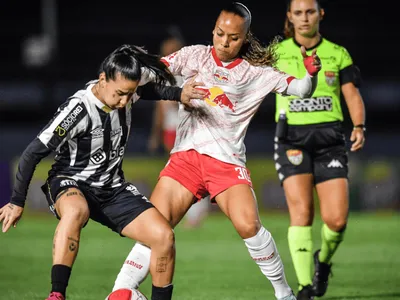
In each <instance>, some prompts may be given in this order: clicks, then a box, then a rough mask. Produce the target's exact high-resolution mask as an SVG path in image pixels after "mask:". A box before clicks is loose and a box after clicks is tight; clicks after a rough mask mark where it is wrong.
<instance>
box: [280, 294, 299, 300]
mask: <svg viewBox="0 0 400 300" xmlns="http://www.w3.org/2000/svg"><path fill="white" fill-rule="evenodd" d="M278 300H297V299H296V297H295V296H294V294H293V292H292V294H291V295H289V296H286V297H284V298H279V299H278Z"/></svg>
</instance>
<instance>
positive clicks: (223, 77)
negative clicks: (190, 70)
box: [214, 72, 228, 82]
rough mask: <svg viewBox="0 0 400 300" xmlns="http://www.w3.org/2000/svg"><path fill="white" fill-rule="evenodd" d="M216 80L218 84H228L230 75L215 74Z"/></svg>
mask: <svg viewBox="0 0 400 300" xmlns="http://www.w3.org/2000/svg"><path fill="white" fill-rule="evenodd" d="M214 79H215V80H217V81H218V82H228V75H227V74H223V73H219V72H215V73H214Z"/></svg>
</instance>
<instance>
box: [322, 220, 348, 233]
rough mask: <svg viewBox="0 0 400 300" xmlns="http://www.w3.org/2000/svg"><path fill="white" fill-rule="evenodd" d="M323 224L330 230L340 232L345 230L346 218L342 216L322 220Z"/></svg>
mask: <svg viewBox="0 0 400 300" xmlns="http://www.w3.org/2000/svg"><path fill="white" fill-rule="evenodd" d="M324 223H325V224H326V226H328V228H329V229H330V230H332V231H335V232H340V231H343V230H345V229H346V225H347V218H345V217H343V216H333V217H330V218H328V219H327V220H324Z"/></svg>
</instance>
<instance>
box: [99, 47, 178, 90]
mask: <svg viewBox="0 0 400 300" xmlns="http://www.w3.org/2000/svg"><path fill="white" fill-rule="evenodd" d="M142 68H147V69H149V70H150V71H151V72H153V73H154V75H155V81H156V82H158V83H166V82H169V83H170V84H171V85H175V83H176V80H175V77H174V76H173V75H172V73H171V72H170V71H169V70H168V67H167V66H166V65H165V64H164V63H163V62H161V61H160V58H159V57H158V56H157V55H154V54H150V53H148V52H147V51H146V50H145V49H144V48H142V47H139V46H135V45H126V44H125V45H122V46H120V47H118V48H117V49H115V50H114V51H113V52H112V53H111V54H110V55H108V56H107V57H106V58H105V59H104V61H103V62H102V64H101V66H100V70H99V71H100V73H102V72H104V73H105V74H106V80H109V79H112V80H115V77H116V75H117V73H121V75H122V76H123V77H125V78H126V79H129V80H133V81H140V79H141V77H142Z"/></svg>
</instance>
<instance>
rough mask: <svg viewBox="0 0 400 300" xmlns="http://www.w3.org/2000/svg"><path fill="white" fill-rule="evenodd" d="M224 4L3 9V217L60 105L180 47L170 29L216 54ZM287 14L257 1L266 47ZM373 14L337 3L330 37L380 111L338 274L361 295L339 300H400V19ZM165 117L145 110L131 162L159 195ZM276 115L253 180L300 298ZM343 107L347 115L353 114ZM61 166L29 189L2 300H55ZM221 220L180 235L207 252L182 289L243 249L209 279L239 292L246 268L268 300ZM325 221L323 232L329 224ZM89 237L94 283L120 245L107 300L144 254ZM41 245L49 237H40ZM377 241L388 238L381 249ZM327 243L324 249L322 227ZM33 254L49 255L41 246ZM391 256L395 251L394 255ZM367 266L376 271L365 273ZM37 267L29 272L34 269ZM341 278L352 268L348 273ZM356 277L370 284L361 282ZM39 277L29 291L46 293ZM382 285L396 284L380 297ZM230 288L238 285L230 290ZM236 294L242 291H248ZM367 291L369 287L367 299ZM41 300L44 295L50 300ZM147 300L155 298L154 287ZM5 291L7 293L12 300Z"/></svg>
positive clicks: (184, 258)
mask: <svg viewBox="0 0 400 300" xmlns="http://www.w3.org/2000/svg"><path fill="white" fill-rule="evenodd" d="M220 2H221V3H222V1H201V2H195V3H189V2H184V1H168V2H161V3H159V4H155V3H154V2H152V1H143V2H137V1H112V2H97V1H92V0H90V1H56V0H43V1H39V0H32V1H27V2H25V3H23V4H21V2H16V1H7V2H4V1H3V2H2V3H1V5H0V41H1V46H0V66H1V72H0V205H3V204H5V203H7V202H8V201H9V196H10V190H11V184H12V180H13V175H14V170H15V167H16V162H17V160H18V156H19V155H20V153H21V152H22V151H23V150H24V148H25V147H26V145H27V144H28V143H29V142H30V140H32V139H33V138H34V137H35V135H36V134H37V133H38V132H39V130H40V129H41V128H42V126H43V125H44V124H46V122H47V121H48V120H49V119H50V118H51V116H52V114H53V113H54V111H55V109H56V108H57V107H58V105H59V104H60V103H61V102H63V101H64V100H65V99H66V98H67V97H68V96H70V95H71V94H73V93H74V92H75V91H76V90H77V89H79V88H81V87H82V86H83V84H84V83H85V82H87V81H89V80H91V79H94V78H95V77H96V76H97V69H98V66H99V64H100V62H101V61H102V60H103V58H104V57H105V56H106V55H107V54H108V53H109V52H111V51H112V50H113V49H115V48H116V47H117V46H119V45H120V44H123V43H133V44H137V45H143V46H145V47H146V48H147V49H148V50H149V51H151V52H154V53H156V52H158V47H159V43H160V42H161V40H162V39H163V38H164V37H165V36H166V35H167V30H166V29H167V28H169V27H170V26H177V27H178V28H179V30H180V31H181V33H182V35H183V37H184V39H185V41H186V43H187V44H196V43H207V44H209V43H211V31H212V29H213V26H214V22H215V18H216V16H217V14H218V11H219V8H220V5H219V4H218V5H215V4H217V3H220ZM284 2H285V1H281V0H279V1H243V3H245V4H247V5H248V7H249V8H250V9H251V11H252V14H253V23H252V27H253V32H254V33H255V35H256V36H257V37H258V38H259V39H260V40H261V41H264V42H268V40H270V39H272V38H273V37H274V36H275V35H278V34H281V33H282V28H283V21H284V15H285V4H284ZM365 2H366V1H344V0H338V1H325V2H324V7H325V9H326V17H325V19H324V20H323V22H322V24H321V32H322V34H323V35H324V36H326V37H327V38H328V39H330V40H332V41H334V42H337V43H338V44H340V45H343V46H345V47H346V48H347V49H348V50H349V52H350V54H351V55H352V57H353V60H354V61H355V63H356V64H357V65H358V66H359V68H360V70H361V73H362V79H363V84H362V87H361V93H362V95H363V98H364V101H365V104H366V109H367V128H368V131H367V143H366V146H365V149H364V150H363V151H362V152H361V153H358V154H353V153H350V169H351V173H350V180H351V210H352V214H353V218H354V220H355V221H354V222H353V224H354V225H353V226H354V227H353V228H354V231H353V232H351V231H350V232H349V234H348V236H353V237H354V240H353V241H351V242H347V241H346V243H345V244H344V245H343V248H341V249H340V250H339V252H338V260H339V259H341V261H343V262H345V263H346V267H345V268H344V269H339V271H338V272H339V273H340V274H342V277H344V278H349V279H354V280H350V282H352V284H354V285H355V286H356V288H353V289H345V290H344V291H343V292H342V291H341V290H340V291H339V290H335V289H334V288H333V289H332V294H333V295H334V297H333V298H332V297H331V298H327V299H364V298H368V299H383V298H384V299H400V288H399V282H400V275H399V272H398V269H399V268H400V262H399V259H398V252H399V250H400V237H399V234H398V232H397V231H398V229H399V228H400V218H399V216H400V215H399V213H400V180H399V179H400V158H399V155H398V153H399V150H398V149H399V148H400V133H399V129H400V121H399V112H400V85H399V80H400V75H399V73H398V72H399V71H398V70H399V67H400V66H399V62H398V58H397V57H398V51H397V48H396V47H393V45H392V43H393V39H394V40H398V37H399V33H398V28H399V27H398V21H396V19H395V18H392V17H390V15H389V14H391V12H390V7H385V6H383V7H382V11H384V13H383V12H380V9H381V8H377V7H374V6H373V5H372V4H371V3H365ZM383 21H385V25H384V26H385V27H384V26H383ZM396 24H397V25H396ZM396 26H397V27H396ZM396 28H397V29H396ZM153 105H154V103H152V102H145V101H139V102H138V103H137V104H135V107H134V109H135V112H134V118H133V130H132V136H131V138H130V143H129V146H128V150H127V158H126V160H125V162H124V164H125V172H126V175H127V179H128V180H130V181H132V182H134V183H135V184H136V185H137V186H138V188H139V189H140V190H141V191H142V192H143V193H144V194H146V195H149V194H150V192H151V189H152V187H153V186H154V183H155V180H156V178H157V175H158V172H159V170H160V169H161V168H162V167H163V165H164V163H165V161H166V159H167V157H166V156H165V155H164V154H163V153H162V151H161V150H160V151H159V153H158V155H153V156H150V155H148V153H147V149H146V146H147V138H148V135H149V132H150V125H151V117H152V109H153ZM274 108H275V103H274V100H273V97H267V99H266V101H264V102H263V104H262V105H261V107H260V110H259V112H258V113H257V115H256V116H255V118H254V119H253V121H252V123H251V125H250V128H249V130H248V134H247V137H246V146H247V154H248V162H249V163H248V166H249V168H250V170H251V172H252V179H253V182H254V184H255V188H256V192H257V196H258V200H259V203H260V208H261V211H262V213H263V220H264V219H265V223H266V227H267V228H269V229H270V230H272V231H274V230H275V231H276V239H277V243H278V246H279V247H280V249H281V252H282V253H281V254H282V257H283V258H284V260H285V262H286V265H287V267H286V268H287V270H288V271H287V272H288V278H289V280H290V281H291V282H292V284H293V286H294V285H295V279H294V275H293V268H292V266H291V264H290V257H289V253H288V250H287V243H286V240H285V239H286V228H287V225H288V216H287V214H286V205H285V201H284V197H283V192H282V190H281V188H280V186H279V182H278V180H277V178H276V174H275V170H274V166H273V162H272V152H273V134H274V122H273V119H274ZM343 108H344V111H345V114H346V116H347V115H348V113H347V110H346V108H345V106H343ZM345 126H346V131H347V139H348V138H349V135H350V132H351V123H350V122H349V118H347V120H346V121H345ZM50 163H51V160H45V161H43V162H42V163H41V164H40V165H39V166H38V169H37V171H36V173H35V176H34V178H33V181H32V185H31V188H30V190H29V199H28V201H27V208H28V209H27V212H26V215H25V221H22V222H21V224H20V227H21V228H19V230H17V231H15V232H14V231H13V232H10V233H9V234H7V235H6V236H0V299H7V300H9V299H14V298H13V297H14V296H12V295H14V294H15V297H16V298H15V299H17V297H18V299H42V298H43V296H41V295H42V294H43V295H44V294H46V292H44V293H43V289H46V288H47V287H48V285H46V284H47V282H48V269H49V267H48V266H49V264H50V261H49V257H50V255H51V249H50V247H51V234H52V231H53V229H54V228H55V224H56V221H55V220H54V219H51V218H47V217H48V216H49V215H50V214H49V213H48V212H47V210H46V202H45V200H44V197H43V195H42V194H41V192H40V191H39V187H40V185H41V184H42V182H43V181H44V179H45V177H46V173H47V170H48V168H49V164H50ZM214 211H215V212H216V213H215V214H214V215H213V216H211V217H210V219H207V220H206V223H205V225H204V227H203V228H201V229H199V231H198V232H197V233H196V232H192V233H189V232H186V231H184V230H183V229H181V231H180V229H179V228H178V229H177V232H178V235H181V236H180V237H178V245H180V244H179V243H182V244H181V247H182V248H183V249H187V250H190V251H189V253H194V254H193V255H188V254H183V255H181V256H179V257H178V269H177V270H178V271H177V272H178V273H177V281H179V279H180V278H182V277H183V273H182V272H183V271H182V269H184V270H186V272H195V273H196V274H197V273H198V272H197V271H194V270H196V266H197V268H199V269H200V268H202V263H201V262H200V261H201V260H205V261H206V260H207V261H213V259H215V258H214V257H215V255H216V256H218V254H221V255H224V251H226V250H227V249H232V253H235V254H232V257H231V259H228V258H225V259H224V260H223V261H224V262H226V263H228V262H229V267H228V266H227V265H224V264H222V266H221V267H220V270H214V269H213V270H208V271H207V272H210V275H209V276H216V277H217V278H221V279H222V278H223V279H226V281H227V282H229V279H227V278H224V275H223V274H225V272H228V273H229V272H232V273H234V272H237V270H239V269H237V268H250V269H251V272H252V273H251V274H252V275H248V274H246V276H245V277H246V278H247V277H248V278H247V283H248V285H246V286H247V288H246V289H245V291H246V293H249V292H252V291H253V292H254V289H255V287H254V285H255V286H261V285H264V281H263V280H262V278H260V277H262V276H261V274H258V271H257V270H256V269H255V268H254V266H253V265H252V264H251V262H248V257H246V254H245V249H244V248H240V246H242V245H241V244H240V241H239V240H238V238H237V237H236V236H235V233H234V232H233V231H232V230H231V228H230V227H229V224H227V223H226V220H224V219H223V218H221V217H220V215H219V214H218V209H217V208H216V207H214ZM38 215H39V216H38ZM318 222H320V221H319V220H318V219H317V223H318ZM49 224H51V225H49ZM42 225H43V226H42ZM214 226H218V228H219V229H220V231H221V234H224V235H226V236H228V237H230V238H231V239H228V238H227V239H220V237H219V236H218V235H216V236H215V239H214V235H213V234H214V231H213V230H212V228H214ZM88 227H89V228H88V232H92V233H88V234H87V236H88V238H89V237H90V236H91V235H90V234H92V235H93V236H95V237H96V238H93V239H90V241H86V240H85V242H86V243H87V245H88V246H87V248H85V249H86V250H82V251H81V252H83V253H81V254H80V255H82V257H84V258H78V262H77V267H76V268H77V269H80V270H81V271H77V273H78V272H82V273H85V272H87V273H85V274H86V276H88V274H92V273H95V270H97V269H96V268H95V267H94V265H95V263H94V262H93V264H90V263H87V265H86V267H88V268H89V270H88V271H84V266H82V263H83V262H85V261H90V257H91V256H92V255H93V250H94V249H95V250H96V253H98V255H97V256H95V257H96V258H99V259H101V258H100V257H101V255H103V256H105V255H109V254H106V253H107V251H106V250H104V246H105V245H107V243H108V241H109V242H110V243H114V244H113V245H114V246H115V247H114V248H113V255H114V256H113V259H110V266H108V268H109V269H110V270H111V271H110V274H108V275H107V276H102V277H101V278H99V277H96V279H94V278H92V279H93V282H92V284H101V283H102V282H103V284H104V285H105V287H104V288H103V290H102V294H101V295H104V293H106V292H107V291H108V290H109V288H110V285H111V284H112V281H113V279H114V277H115V274H116V272H117V271H118V269H119V265H120V263H121V262H122V261H123V258H124V256H125V255H126V253H127V251H128V249H129V248H130V242H129V241H126V240H124V239H122V241H121V239H118V238H117V237H115V236H113V235H112V234H111V233H109V234H107V233H105V234H104V233H103V232H104V231H105V230H104V229H103V228H99V227H97V226H96V225H95V224H92V223H90V224H89V226H88ZM350 228H351V227H350ZM396 229H397V231H396ZM24 232H25V233H24ZM38 233H39V236H38V237H35V235H37V234H38ZM371 235H373V236H374V237H375V236H376V237H377V238H376V239H374V238H371ZM315 236H316V245H318V238H319V237H318V236H319V233H318V226H316V229H315ZM197 237H198V238H197ZM378 237H379V238H378ZM181 241H182V242H181ZM196 242H197V244H196ZM375 242H376V245H377V246H375ZM27 243H28V244H27ZM35 243H36V244H35ZM198 243H201V245H202V247H203V248H204V247H206V249H208V250H210V249H211V248H210V246H209V244H208V243H212V244H214V245H218V250H217V251H216V250H215V249H213V250H212V251H214V252H213V253H214V254H213V255H212V256H211V255H209V256H204V255H205V254H204V251H200V250H196V249H198V247H199V245H198ZM231 243H232V245H231ZM33 244H35V245H36V246H34V247H33V246H32V245H33ZM28 245H31V246H32V250H31V251H29V253H30V254H29V255H30V256H29V259H27V261H21V259H20V257H19V255H23V254H25V255H26V253H25V252H24V251H23V250H24V249H26V248H27V246H28ZM233 245H234V246H233ZM379 245H385V247H386V248H385V250H382V246H379ZM82 247H83V246H82ZM99 247H103V250H102V251H99ZM185 247H186V248H185ZM227 247H228V248H227ZM16 248H18V250H15V249H16ZM106 248H107V246H106ZM236 250H237V251H236ZM46 251H47V252H46ZM183 252H185V251H183ZM206 252H207V251H206ZM242 252H243V253H242ZM33 253H44V254H43V258H42V257H41V256H40V259H42V260H40V259H39V258H38V255H37V254H33ZM85 255H86V256H85ZM196 255H197V256H196ZM103 259H104V257H103ZM193 260H194V262H193ZM189 261H190V263H191V264H194V267H193V269H192V268H191V267H189V266H187V265H186V262H189ZM233 261H234V262H237V263H238V264H237V266H236V267H233V265H232V262H233ZM242 261H243V262H242ZM366 261H367V262H369V263H365V262H366ZM28 262H29V266H27V265H25V263H28ZM111 262H113V264H112V265H111ZM196 262H197V264H196ZM218 262H220V261H218ZM218 262H217V261H216V262H215V265H218ZM203 263H204V262H203ZM353 263H355V264H356V265H354V264H353ZM211 265H213V264H212V263H211ZM340 266H342V267H343V264H342V265H340ZM97 267H98V268H99V270H98V272H100V273H102V270H101V268H100V266H97ZM102 267H104V266H102ZM179 267H181V269H179ZM235 268H236V269H235ZM371 268H372V270H377V273H379V274H380V275H379V276H384V277H379V276H377V275H375V276H377V277H375V279H376V280H373V278H374V274H375V273H374V272H372V271H371ZM6 270H7V272H6ZM11 270H13V272H11ZM21 270H29V271H32V272H37V273H38V274H41V272H43V274H44V275H43V277H41V276H37V279H36V281H37V283H36V284H37V287H38V288H37V292H38V294H35V292H34V291H33V292H32V293H33V296H32V295H25V297H26V298H24V297H21V296H20V295H19V296H18V290H19V288H20V286H19V285H18V284H15V282H20V281H21V280H23V278H25V277H24V275H23V272H22V273H21V272H20V271H21ZM179 270H180V271H179ZM227 270H230V271H227ZM354 270H357V271H358V273H357V272H356V273H355V274H354ZM378 270H379V271H378ZM10 272H11V273H10ZM204 272H206V271H204ZM219 272H220V273H219ZM253 273H254V274H255V275H254V274H253ZM79 274H80V273H79ZM211 274H212V275H211ZM214 274H215V275H214ZM357 274H358V275H357ZM247 275H248V276H247ZM251 276H254V277H251ZM371 276H372V277H371ZM339 277H340V275H339ZM28 278H29V279H28ZM28 278H27V280H33V279H32V278H31V277H28ZM185 278H186V277H185ZM190 278H191V280H188V279H185V280H186V281H185V282H186V283H188V284H193V282H197V281H198V280H204V277H199V278H196V277H190ZM355 278H357V279H355ZM367 278H368V279H367ZM334 280H337V282H339V281H340V279H334ZM378 281H381V282H385V284H383V285H382V286H381V285H377V284H376V282H378ZM206 282H207V284H208V285H211V286H212V287H213V288H214V289H215V293H217V294H216V296H215V298H212V297H211V298H210V297H209V294H204V295H207V297H209V298H207V299H247V298H246V297H244V298H240V297H241V296H240V295H245V294H244V292H243V290H240V289H237V291H236V295H239V296H237V297H234V298H232V297H230V295H229V294H227V295H226V296H224V297H226V298H224V297H223V296H222V294H223V293H222V294H221V291H220V290H221V286H218V285H217V284H215V283H212V279H211V278H208V279H207V281H206ZM227 282H225V283H224V286H228V283H227ZM368 282H370V283H371V282H373V284H372V283H371V284H368ZM11 283H12V284H11ZM396 283H397V284H396ZM74 285H75V286H76V288H75V289H74V287H71V296H72V297H71V299H99V298H98V297H97V296H96V295H95V296H93V297H92V298H91V296H82V291H91V289H90V285H88V287H86V285H81V286H79V283H78V282H77V281H73V282H72V283H71V286H74ZM232 285H233V286H235V285H236V284H235V281H234V280H233V281H232ZM21 286H23V285H22V284H21ZM360 286H362V287H363V288H362V289H361V288H359V287H360ZM388 286H389V287H388ZM77 287H79V289H78V288H77ZM39 288H42V292H41V294H39V292H40V290H39ZM368 288H369V290H368ZM85 289H86V290H85ZM144 289H145V291H148V285H147V286H146V287H145V288H144ZM197 289H198V288H197ZM256 290H257V289H256ZM3 291H5V292H4V293H2V292H3ZM46 291H47V290H46ZM183 291H185V289H183ZM202 292H203V291H201V290H199V289H198V291H197V293H198V294H196V296H195V295H193V292H192V290H191V289H189V288H188V292H187V294H186V295H185V294H184V292H183V294H179V293H178V292H177V293H178V294H177V295H178V297H177V299H185V300H186V299H205V297H202V296H201V295H202V294H201V293H202ZM225 292H226V291H225ZM225 292H224V293H225ZM181 293H182V292H181ZM218 293H219V294H218ZM37 295H40V296H37ZM187 295H190V297H189V296H187ZM262 295H266V294H265V293H263V294H262ZM369 295H370V296H369ZM371 295H372V296H371ZM373 295H375V296H376V298H374V296H373ZM35 297H38V298H35ZM196 297H198V298H196ZM255 297H258V294H254V297H253V298H255ZM352 297H353V298H352ZM103 298H104V297H103ZM249 298H251V297H249ZM264 298H265V296H264Z"/></svg>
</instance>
